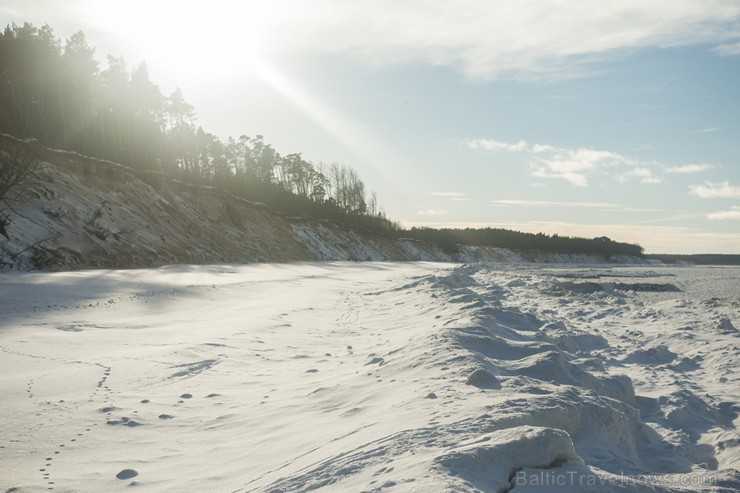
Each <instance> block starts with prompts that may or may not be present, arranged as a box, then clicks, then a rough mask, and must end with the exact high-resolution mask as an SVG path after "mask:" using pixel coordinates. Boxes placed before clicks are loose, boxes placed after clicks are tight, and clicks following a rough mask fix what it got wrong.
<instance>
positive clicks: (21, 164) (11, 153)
mask: <svg viewBox="0 0 740 493" xmlns="http://www.w3.org/2000/svg"><path fill="white" fill-rule="evenodd" d="M38 146H39V143H38V141H36V140H35V139H29V140H25V141H23V142H19V143H17V144H16V143H13V144H11V145H8V146H6V148H5V149H0V205H1V206H3V207H2V209H0V234H2V235H3V236H5V237H6V238H8V239H9V236H8V233H7V231H6V228H7V227H8V225H9V224H10V216H9V215H8V213H7V212H5V210H3V209H6V208H8V207H9V206H10V205H9V202H12V201H14V200H17V199H18V198H19V196H20V194H21V193H22V192H23V188H24V186H25V185H27V184H28V183H29V182H30V181H31V180H32V178H33V176H34V175H35V174H36V173H37V172H38V170H39V168H40V167H41V161H40V160H39V157H38V156H39V152H38Z"/></svg>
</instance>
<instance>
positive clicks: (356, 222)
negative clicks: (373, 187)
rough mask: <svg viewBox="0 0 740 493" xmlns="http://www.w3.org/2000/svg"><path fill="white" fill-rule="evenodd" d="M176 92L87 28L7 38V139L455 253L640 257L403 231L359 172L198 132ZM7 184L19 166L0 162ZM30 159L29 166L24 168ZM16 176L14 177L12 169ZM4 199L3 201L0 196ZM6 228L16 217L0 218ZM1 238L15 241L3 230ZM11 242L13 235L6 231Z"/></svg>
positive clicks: (547, 239) (513, 238)
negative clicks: (475, 249)
mask: <svg viewBox="0 0 740 493" xmlns="http://www.w3.org/2000/svg"><path fill="white" fill-rule="evenodd" d="M196 120H197V118H196V112H195V108H194V107H193V106H192V105H191V104H190V103H188V102H187V100H186V99H185V97H184V95H183V93H182V91H181V90H180V89H179V88H177V89H175V90H174V91H172V93H170V94H163V93H162V91H161V90H160V88H159V87H158V86H157V85H156V84H155V83H154V82H152V80H151V78H150V76H149V71H148V69H147V66H146V64H145V63H139V64H137V65H135V66H133V67H132V68H129V67H128V65H127V64H126V61H125V60H124V59H123V57H115V56H110V55H108V56H107V63H106V66H105V67H104V68H102V67H101V64H100V63H99V62H98V60H97V59H96V57H95V49H94V48H93V47H91V46H90V44H89V43H88V41H87V38H86V37H85V34H84V33H83V32H81V31H80V32H77V33H75V34H74V35H72V36H71V37H70V38H69V39H67V40H66V41H65V42H64V43H62V42H61V41H60V40H59V39H58V38H57V37H56V36H55V35H54V32H53V30H52V28H51V27H49V26H48V25H44V26H43V27H35V26H33V25H32V24H30V23H24V24H23V25H22V26H18V25H16V24H10V25H8V26H7V27H6V28H5V30H4V31H3V32H2V34H0V132H2V133H6V134H9V135H12V136H15V137H18V138H21V139H27V138H34V139H37V140H38V141H39V142H40V143H41V144H43V145H45V146H47V147H54V148H60V149H64V150H67V151H75V152H78V153H80V154H83V155H87V156H92V157H95V158H99V159H107V160H110V161H113V162H117V163H121V164H124V165H126V166H129V167H131V168H134V169H139V170H154V171H160V172H163V173H165V174H166V175H167V176H169V177H172V178H177V179H181V180H183V181H187V182H190V183H195V184H202V185H211V186H215V187H219V188H221V189H225V190H227V191H229V192H230V193H232V194H234V195H236V196H238V197H242V198H246V199H248V200H253V201H256V202H261V203H264V204H266V205H267V206H269V207H270V208H271V209H273V210H275V211H279V212H283V213H285V214H289V215H300V216H308V217H311V218H324V219H330V220H332V221H335V222H338V223H342V224H346V225H348V226H351V227H355V228H362V229H365V230H369V231H373V232H376V233H381V234H388V235H392V236H398V237H410V238H416V239H420V240H426V241H431V242H435V243H437V244H439V245H440V246H441V247H442V248H444V249H445V250H447V251H450V252H453V251H456V249H457V245H458V244H470V245H480V246H495V247H502V248H511V249H516V250H549V251H557V252H566V253H570V252H592V253H601V254H604V255H606V256H611V255H641V254H642V248H641V247H640V246H639V245H629V244H624V243H618V242H614V241H612V240H610V239H608V238H595V239H584V238H569V237H561V236H558V235H553V236H548V235H544V234H542V233H540V234H530V233H520V232H516V231H510V230H504V229H491V228H485V229H464V230H462V229H431V228H420V229H419V228H412V229H410V230H404V229H402V228H401V227H400V226H399V225H398V224H397V223H395V222H393V221H391V220H390V219H388V217H387V216H386V214H385V211H384V210H383V208H382V207H381V206H380V205H379V204H378V200H377V196H376V194H375V193H374V192H373V193H370V194H368V193H367V190H366V188H365V185H364V183H363V181H362V179H361V178H360V176H359V175H358V173H357V172H356V171H355V170H354V169H353V168H351V167H349V166H346V165H342V164H338V163H332V164H330V165H324V164H322V163H316V164H315V163H311V162H309V161H306V160H305V159H303V157H302V156H301V154H300V153H292V154H287V155H282V154H280V153H279V152H277V151H276V150H275V149H274V148H273V147H272V146H271V145H270V144H268V143H267V142H265V140H264V137H262V136H261V135H256V136H255V137H248V136H246V135H241V136H239V137H238V138H233V137H229V138H228V139H226V140H225V141H224V140H221V139H219V138H218V137H216V136H215V135H213V134H211V133H209V132H207V131H205V130H204V129H203V128H202V127H200V126H198V125H196ZM0 158H2V159H0V179H3V180H5V178H4V175H3V173H5V172H6V171H9V170H10V169H11V168H13V167H17V166H18V163H19V162H21V161H18V160H17V159H15V160H14V159H11V156H9V155H7V153H5V154H2V155H0ZM21 164H23V163H22V162H21ZM5 174H7V175H8V176H10V174H9V173H5ZM0 200H2V197H0ZM3 218H4V220H3V221H0V223H1V224H2V225H7V224H8V220H7V217H6V216H2V217H0V219H3ZM0 234H5V231H4V228H3V230H2V231H0ZM6 236H7V235H6Z"/></svg>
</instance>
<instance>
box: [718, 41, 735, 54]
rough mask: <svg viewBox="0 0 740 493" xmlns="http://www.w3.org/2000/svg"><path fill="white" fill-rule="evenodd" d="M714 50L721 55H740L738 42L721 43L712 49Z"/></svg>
mask: <svg viewBox="0 0 740 493" xmlns="http://www.w3.org/2000/svg"><path fill="white" fill-rule="evenodd" d="M714 52H715V53H717V54H718V55H722V56H738V55H740V42H735V43H725V44H721V45H719V46H717V47H716V48H715V49H714Z"/></svg>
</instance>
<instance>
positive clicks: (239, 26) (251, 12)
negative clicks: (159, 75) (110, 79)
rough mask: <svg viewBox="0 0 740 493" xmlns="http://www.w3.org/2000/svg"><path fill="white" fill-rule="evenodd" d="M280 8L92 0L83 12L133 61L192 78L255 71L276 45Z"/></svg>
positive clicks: (265, 4) (272, 5)
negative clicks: (126, 52)
mask: <svg viewBox="0 0 740 493" xmlns="http://www.w3.org/2000/svg"><path fill="white" fill-rule="evenodd" d="M283 8H284V6H283ZM283 8H281V4H279V3H277V2H249V1H247V2H240V1H233V0H228V1H212V2H202V1H173V0H163V1H144V0H128V1H126V2H119V1H116V2H99V1H90V2H88V3H87V4H86V6H85V14H86V15H87V16H88V21H89V23H90V24H91V25H92V26H93V28H94V29H95V30H96V32H97V34H98V35H99V36H101V37H102V38H104V40H105V42H106V45H108V46H112V47H116V46H123V47H125V48H126V49H128V50H131V51H132V52H133V53H132V55H131V56H134V57H136V58H135V59H133V60H130V61H131V62H133V63H138V62H139V61H146V62H147V64H148V65H150V67H152V68H155V70H156V71H158V72H160V71H162V72H167V75H168V76H169V77H171V78H173V79H181V78H188V79H189V80H191V81H192V80H193V79H204V80H212V79H213V78H214V77H228V76H237V75H243V74H249V73H253V72H254V70H255V69H256V68H257V67H259V66H260V64H261V63H262V60H263V59H265V58H267V57H269V52H270V50H271V49H272V48H274V45H275V41H276V39H275V36H276V26H277V24H279V23H280V22H281V20H284V19H285V18H286V16H287V15H288V13H287V12H285V11H284V10H283ZM111 54H114V55H117V54H118V53H111Z"/></svg>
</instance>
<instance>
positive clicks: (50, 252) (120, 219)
mask: <svg viewBox="0 0 740 493" xmlns="http://www.w3.org/2000/svg"><path fill="white" fill-rule="evenodd" d="M2 139H3V143H4V144H5V147H7V146H8V145H13V144H14V142H15V144H17V143H18V141H17V140H14V139H12V138H11V137H7V136H5V137H2ZM37 147H38V149H37V152H38V154H39V157H40V160H41V170H40V172H39V173H38V174H37V176H36V178H35V179H34V181H33V182H32V183H30V184H28V185H27V186H26V187H25V188H24V189H23V191H22V193H21V195H20V197H19V198H18V200H14V201H12V202H11V203H10V206H11V208H10V209H9V210H6V212H8V213H9V214H8V215H9V218H10V223H9V224H8V226H7V228H6V232H7V237H2V236H0V269H2V270H8V269H19V270H33V269H42V270H69V269H80V268H137V267H152V266H160V265H166V264H185V263H187V264H205V263H243V262H289V261H312V260H324V261H328V260H351V261H410V260H425V261H465V262H471V261H505V262H523V261H548V262H550V261H558V262H562V261H580V262H598V261H603V259H600V258H598V257H589V256H564V255H556V254H539V255H537V256H536V257H532V256H531V255H528V256H527V255H522V254H517V253H514V252H511V251H508V250H504V249H498V248H480V247H469V246H463V247H460V249H459V251H458V252H456V253H454V254H449V253H446V252H444V251H443V250H442V249H440V248H439V247H438V246H437V245H435V244H431V243H425V242H421V241H415V240H409V239H395V238H388V237H384V236H379V235H375V234H370V233H367V232H363V231H355V230H351V229H348V228H345V227H340V226H338V225H336V224H333V223H330V222H328V221H313V220H307V219H304V218H294V217H285V216H283V215H280V214H277V213H275V212H273V211H271V210H269V209H267V208H266V207H265V206H263V205H261V204H258V203H254V202H249V201H246V200H243V199H240V198H238V197H235V196H233V195H230V194H228V193H225V192H224V191H222V190H219V189H216V188H212V187H205V186H196V185H192V184H189V183H185V182H181V181H177V180H172V179H169V178H168V177H166V176H165V175H163V174H160V173H154V172H141V171H136V170H133V169H130V168H127V167H124V166H121V165H119V164H116V163H112V162H109V161H101V160H96V159H93V158H89V157H86V156H81V155H79V154H75V153H69V152H65V151H57V150H52V149H47V148H43V147H42V146H37ZM622 260H629V259H622Z"/></svg>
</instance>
